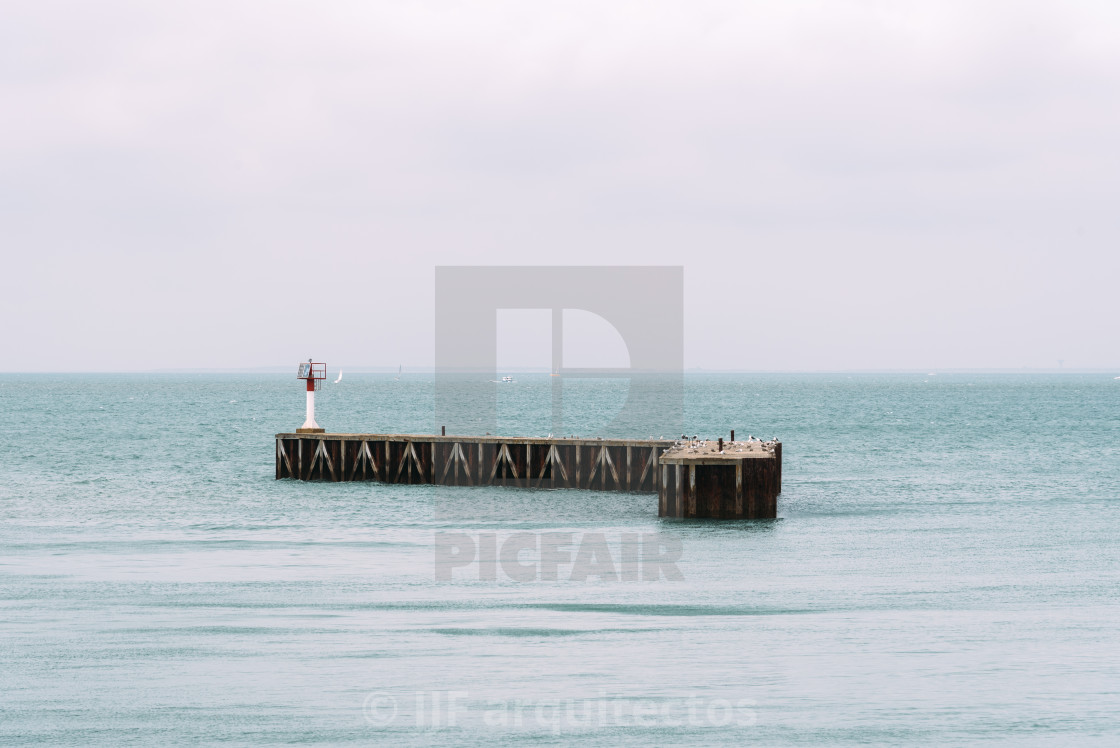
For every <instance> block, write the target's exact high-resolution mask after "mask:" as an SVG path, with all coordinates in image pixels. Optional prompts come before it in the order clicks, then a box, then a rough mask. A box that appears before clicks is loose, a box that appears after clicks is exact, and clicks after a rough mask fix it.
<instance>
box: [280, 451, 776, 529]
mask: <svg viewBox="0 0 1120 748" xmlns="http://www.w3.org/2000/svg"><path fill="white" fill-rule="evenodd" d="M734 444H738V443H734ZM673 445H674V443H673V442H671V441H663V440H646V439H633V440H621V439H602V440H600V439H531V438H521V437H493V436H427V435H419V434H298V433H297V434H277V435H276V477H277V479H280V478H295V479H298V480H305V481H333V482H340V481H369V480H374V481H380V482H382V483H420V484H435V485H441V486H483V485H498V486H516V487H521V488H579V489H585V490H594V491H630V492H637V493H656V494H657V495H658V515H659V516H661V517H678V518H685V519H688V518H712V519H753V518H768V517H775V516H777V508H778V494H779V493H780V492H781V488H782V445H781V444H780V443H778V444H774V445H772V446H768V447H767V448H766V449H765V450H764V449H763V448H762V447H761V446H758V447H753V446H752V447H750V448H747V450H746V451H747V452H748V454H740V453H742V452H743V451H744V450H743V449H738V451H737V452H727V453H718V454H709V453H697V454H693V453H694V452H696V450H689V449H687V448H680V447H678V448H676V449H673ZM728 447H729V448H730V447H731V444H729V445H728ZM666 452H668V454H666Z"/></svg>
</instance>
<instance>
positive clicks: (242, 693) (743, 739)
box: [0, 372, 1120, 746]
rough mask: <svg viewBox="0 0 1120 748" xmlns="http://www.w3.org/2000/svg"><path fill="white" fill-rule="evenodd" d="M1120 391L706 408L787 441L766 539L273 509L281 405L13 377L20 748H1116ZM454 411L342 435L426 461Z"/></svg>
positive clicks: (334, 502) (511, 392)
mask: <svg viewBox="0 0 1120 748" xmlns="http://www.w3.org/2000/svg"><path fill="white" fill-rule="evenodd" d="M1114 374H1115V373H1111V374H1103V373H1102V374H1073V373H1070V374H1028V373H1023V374H972V373H958V374H951V373H939V374H937V375H933V376H930V375H926V374H922V373H918V374H889V375H888V374H883V375H878V374H788V375H787V374H782V375H779V374H765V375H763V374H703V373H698V374H688V375H686V376H685V379H684V404H683V413H684V430H685V431H687V434H688V436H693V435H697V436H699V437H701V438H708V439H715V438H717V437H720V436H723V437H725V438H726V437H727V436H729V431H730V429H736V432H737V436H738V437H739V438H743V437H745V436H747V435H752V436H761V437H763V438H766V439H769V438H771V437H777V438H779V439H781V441H782V444H783V457H784V466H783V476H782V493H781V495H780V497H779V500H778V518H777V519H772V520H749V521H680V520H669V519H666V520H661V519H659V518H658V516H657V502H656V497H655V496H653V495H649V494H636V493H635V494H626V493H618V494H616V493H597V492H585V491H574V490H544V489H537V490H534V489H514V488H499V487H474V488H441V487H436V486H421V485H382V484H379V483H375V482H355V483H307V482H299V481H293V480H276V479H275V477H274V476H275V472H274V470H275V467H274V460H275V454H276V451H275V441H274V437H275V434H276V433H278V432H287V431H292V430H294V428H295V427H297V426H299V425H300V423H301V422H302V420H303V417H304V412H303V410H304V393H303V391H302V389H301V386H300V384H301V383H300V382H299V381H297V380H295V379H294V377H293V376H291V375H288V374H285V375H280V374H228V375H221V374H128V375H124V374H120V375H118V374H98V375H88V374H65V375H64V374H20V375H16V374H5V375H0V745H5V746H10V745H37V746H38V745H65V746H126V745H159V746H168V745H200V744H222V745H228V746H237V745H245V746H261V745H323V746H327V745H393V746H413V745H417V746H419V745H487V746H490V745H497V746H525V745H530V746H531V745H603V746H624V745H760V746H855V745H860V746H866V745H937V746H942V745H953V746H968V745H976V746H993V745H1013V746H1034V745H1055V746H1115V745H1120V381H1116V380H1114V379H1113V375H1114ZM516 380H517V381H516V382H514V383H512V384H509V385H500V384H496V385H495V387H499V388H502V389H501V390H500V392H499V395H498V397H499V399H500V401H499V408H498V423H497V425H496V428H497V429H498V431H496V432H495V433H502V434H509V435H520V436H544V435H545V434H546V433H547V431H548V430H549V423H548V417H549V416H550V413H551V411H549V410H548V408H549V407H550V400H549V399H548V397H549V395H548V393H549V392H550V391H551V388H552V387H553V382H551V381H550V378H549V377H548V375H547V374H539V375H537V374H526V375H518V376H517V377H516ZM435 385H436V383H435V380H434V377H433V376H432V375H427V374H408V373H407V372H406V373H405V374H404V375H402V376H401V377H400V378H399V380H398V378H397V376H396V373H393V374H356V373H355V374H349V373H348V374H346V375H345V377H344V378H343V380H342V381H341V382H339V383H337V384H336V383H334V382H333V381H328V382H327V383H325V384H324V387H323V390H322V391H321V392H320V393H319V400H318V410H317V420H318V421H319V423H320V424H322V425H323V426H324V428H326V429H327V430H328V431H345V432H367V433H370V432H405V433H434V432H437V431H438V427H439V425H438V423H436V418H435V416H434V414H433V402H434V401H433V397H434V396H433V392H434V388H435ZM580 386H581V387H582V390H579V391H573V392H572V393H571V395H572V396H570V397H567V398H566V399H565V407H568V406H570V407H571V413H569V414H566V420H565V422H564V425H565V428H566V429H570V430H571V431H572V432H574V433H580V434H581V435H583V436H593V435H595V432H596V430H597V429H599V428H602V424H603V423H607V422H609V420H610V412H609V411H610V410H611V408H614V407H617V405H618V398H619V396H620V395H619V390H618V388H619V387H620V386H623V387H624V386H625V382H623V383H622V384H621V385H620V384H619V382H618V381H617V380H612V381H606V382H602V383H599V384H596V383H594V382H587V383H582V384H581V385H580ZM621 396H622V397H623V398H624V397H625V393H624V392H623V393H622V395H621ZM634 436H636V437H643V438H644V437H646V436H650V434H635V435H634ZM653 436H662V434H653ZM674 436H680V435H679V434H677V435H674ZM635 559H638V561H637V562H635ZM635 563H637V566H635Z"/></svg>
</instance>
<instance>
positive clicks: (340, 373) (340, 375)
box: [334, 369, 342, 384]
mask: <svg viewBox="0 0 1120 748" xmlns="http://www.w3.org/2000/svg"><path fill="white" fill-rule="evenodd" d="M341 381H342V369H339V370H338V379H336V380H334V383H335V384H338V383H339V382H341Z"/></svg>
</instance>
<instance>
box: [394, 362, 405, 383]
mask: <svg viewBox="0 0 1120 748" xmlns="http://www.w3.org/2000/svg"><path fill="white" fill-rule="evenodd" d="M403 369H404V364H401V365H400V366H398V367H397V378H396V379H394V380H393V381H394V382H399V381H401V371H402V370H403Z"/></svg>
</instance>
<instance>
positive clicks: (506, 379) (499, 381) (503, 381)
mask: <svg viewBox="0 0 1120 748" xmlns="http://www.w3.org/2000/svg"><path fill="white" fill-rule="evenodd" d="M490 381H491V382H493V383H494V384H513V377H502V378H501V379H491V380H490Z"/></svg>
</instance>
